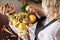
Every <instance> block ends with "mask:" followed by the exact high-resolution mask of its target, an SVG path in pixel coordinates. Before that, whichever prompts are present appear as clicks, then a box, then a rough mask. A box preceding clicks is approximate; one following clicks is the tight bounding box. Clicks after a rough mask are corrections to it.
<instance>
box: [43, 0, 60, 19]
mask: <svg viewBox="0 0 60 40" xmlns="http://www.w3.org/2000/svg"><path fill="white" fill-rule="evenodd" d="M43 1H44V3H45V6H46V7H47V9H48V15H49V17H48V19H50V17H51V16H52V17H54V16H55V18H57V17H60V0H43Z"/></svg>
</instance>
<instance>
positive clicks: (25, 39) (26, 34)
mask: <svg viewBox="0 0 60 40" xmlns="http://www.w3.org/2000/svg"><path fill="white" fill-rule="evenodd" d="M21 38H22V39H23V40H30V37H29V31H28V30H24V31H23V33H22V35H21Z"/></svg>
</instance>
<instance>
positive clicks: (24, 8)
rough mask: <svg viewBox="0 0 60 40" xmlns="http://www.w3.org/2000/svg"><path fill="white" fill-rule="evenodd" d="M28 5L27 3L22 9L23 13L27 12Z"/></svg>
mask: <svg viewBox="0 0 60 40" xmlns="http://www.w3.org/2000/svg"><path fill="white" fill-rule="evenodd" d="M28 5H29V4H28V3H26V4H25V5H23V6H22V8H21V10H22V12H26V7H27V6H28Z"/></svg>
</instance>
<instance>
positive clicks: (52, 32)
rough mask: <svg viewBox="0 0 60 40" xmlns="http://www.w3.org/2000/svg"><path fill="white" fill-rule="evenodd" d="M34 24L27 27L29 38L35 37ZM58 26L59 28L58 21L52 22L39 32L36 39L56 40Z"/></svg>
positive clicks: (59, 23) (31, 39) (32, 39)
mask: <svg viewBox="0 0 60 40" xmlns="http://www.w3.org/2000/svg"><path fill="white" fill-rule="evenodd" d="M36 24H37V23H35V24H34V26H33V27H30V28H29V32H30V40H34V38H35V28H36ZM59 28H60V22H54V23H52V24H51V25H49V26H48V27H46V28H45V29H44V30H42V31H40V32H39V34H38V39H37V40H54V39H55V40H57V39H56V34H57V31H58V30H59Z"/></svg>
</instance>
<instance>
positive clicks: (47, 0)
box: [22, 0, 60, 40]
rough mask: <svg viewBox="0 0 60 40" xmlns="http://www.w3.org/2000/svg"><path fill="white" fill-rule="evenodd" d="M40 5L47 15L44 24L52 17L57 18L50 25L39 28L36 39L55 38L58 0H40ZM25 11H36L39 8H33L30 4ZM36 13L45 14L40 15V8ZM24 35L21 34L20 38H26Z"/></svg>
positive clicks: (59, 9)
mask: <svg viewBox="0 0 60 40" xmlns="http://www.w3.org/2000/svg"><path fill="white" fill-rule="evenodd" d="M42 7H43V10H44V12H45V14H46V16H47V19H46V23H45V25H46V24H48V23H49V22H51V21H52V20H54V19H57V20H56V21H55V22H53V23H52V24H51V25H49V26H47V27H46V28H44V29H43V30H41V31H40V32H39V33H38V35H37V40H57V39H56V34H57V31H58V30H59V28H60V0H42ZM27 11H28V12H29V13H37V12H38V11H39V10H37V9H35V8H34V7H32V6H28V7H27ZM38 14H39V15H40V16H41V17H42V16H45V14H43V15H41V10H40V11H39V13H38ZM26 33H27V32H26ZM27 35H28V34H27ZM26 37H27V36H23V38H22V39H23V40H28V37H27V39H26ZM32 40H33V39H32Z"/></svg>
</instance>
